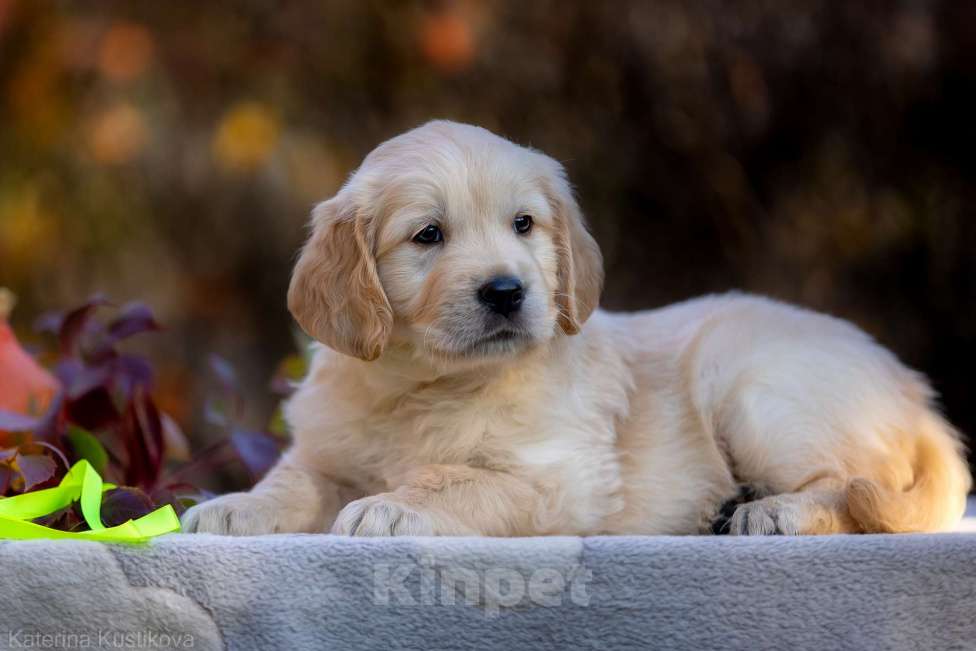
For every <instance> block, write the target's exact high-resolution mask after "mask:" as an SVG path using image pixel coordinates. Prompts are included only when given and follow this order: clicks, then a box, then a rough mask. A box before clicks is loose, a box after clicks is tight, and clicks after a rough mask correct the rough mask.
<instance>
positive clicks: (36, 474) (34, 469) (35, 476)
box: [17, 454, 58, 493]
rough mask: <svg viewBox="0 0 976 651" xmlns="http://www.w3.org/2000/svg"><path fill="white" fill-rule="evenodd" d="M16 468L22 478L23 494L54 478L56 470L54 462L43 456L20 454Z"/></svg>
mask: <svg viewBox="0 0 976 651" xmlns="http://www.w3.org/2000/svg"><path fill="white" fill-rule="evenodd" d="M17 467H18V468H19V469H20V476H21V477H23V478H24V492H25V493H26V492H27V491H29V490H30V489H31V488H33V487H34V486H36V485H37V484H41V483H44V482H46V481H47V480H48V479H50V478H51V477H53V476H54V472H55V471H56V470H57V469H58V466H57V464H56V463H54V460H53V459H52V458H51V457H49V456H46V455H43V454H21V455H18V456H17Z"/></svg>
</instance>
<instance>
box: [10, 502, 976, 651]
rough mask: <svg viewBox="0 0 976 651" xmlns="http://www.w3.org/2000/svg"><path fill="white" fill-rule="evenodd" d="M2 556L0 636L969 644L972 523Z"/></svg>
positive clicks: (489, 643) (65, 547)
mask: <svg viewBox="0 0 976 651" xmlns="http://www.w3.org/2000/svg"><path fill="white" fill-rule="evenodd" d="M971 506H973V505H971ZM971 515H972V516H976V510H974V509H972V508H971ZM969 524H970V525H971V524H972V522H970V523H969ZM0 567H2V568H3V579H2V580H0V604H2V606H0V648H31V646H32V647H33V648H84V647H85V646H86V645H85V644H84V642H85V640H89V644H87V646H89V647H90V648H98V647H99V645H101V646H102V647H103V648H195V649H219V648H227V649H247V650H251V649H332V648H334V649H360V648H363V649H367V648H376V649H400V648H404V649H407V648H419V649H434V648H445V649H446V648H462V649H467V648H471V649H474V648H491V649H497V648H508V649H520V648H570V647H581V648H596V649H605V648H625V647H645V648H646V647H652V648H659V649H790V650H791V651H799V650H802V649H817V650H819V649H826V648H831V649H840V648H850V649H919V648H924V649H950V648H958V649H973V648H976V616H974V614H976V533H971V532H969V533H953V534H940V535H900V536H824V537H798V538H786V537H769V538H731V537H680V538H678V537H614V538H610V537H596V538H525V539H486V538H395V539H354V538H341V537H334V536H324V535H321V536H320V535H314V536H313V535H278V536H264V537H256V538H229V537H219V536H209V535H193V536H190V535H170V536H165V537H163V538H160V539H157V540H155V541H153V542H152V543H150V544H148V545H142V546H127V545H106V544H102V543H90V542H76V541H30V542H2V543H0ZM126 635H127V636H128V637H124V636H126ZM43 636H48V637H43ZM58 636H60V637H58ZM71 636H74V637H71ZM86 636H87V637H86ZM163 636H168V637H163Z"/></svg>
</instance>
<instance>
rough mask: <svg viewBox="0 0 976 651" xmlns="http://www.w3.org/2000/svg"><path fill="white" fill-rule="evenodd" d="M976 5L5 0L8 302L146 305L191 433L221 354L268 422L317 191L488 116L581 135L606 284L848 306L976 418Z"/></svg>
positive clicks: (649, 299) (948, 401) (2, 246)
mask: <svg viewBox="0 0 976 651" xmlns="http://www.w3.org/2000/svg"><path fill="white" fill-rule="evenodd" d="M974 116H976V3H971V2H951V1H947V2H935V1H925V0H918V1H914V2H890V3H888V2H885V3H880V2H843V1H841V0H836V1H834V2H821V1H810V0H797V1H794V2H788V3H787V2H760V1H751V2H735V3H726V2H718V1H707V2H706V1H701V2H677V1H656V2H651V1H626V0H616V1H614V2H584V1H578V2H567V1H555V0H532V1H531V2H525V1H519V2H516V1H493V2H476V1H469V2H466V1H459V2H408V1H396V2H379V1H365V0H364V1H355V2H352V1H338V0H331V1H323V2H315V3H277V2H269V1H262V2H258V1H254V0H252V1H239V2H234V3H230V2H216V1H215V2H200V3H198V2H193V3H189V2H155V3H148V2H140V3H133V2H125V1H121V0H119V1H112V0H102V1H100V2H98V3H83V2H65V1H60V2H54V1H52V0H0V286H7V287H10V288H11V289H13V290H14V291H15V292H16V293H17V294H18V295H19V296H20V299H21V302H20V304H19V307H18V309H17V310H16V312H15V313H14V318H13V322H14V325H15V326H16V327H17V328H18V331H19V332H22V333H26V332H29V330H30V323H31V320H32V319H33V318H34V316H36V315H37V314H39V313H41V312H43V311H46V310H49V309H53V308H63V307H66V306H69V305H75V304H77V303H79V302H80V301H82V300H83V299H84V298H85V297H87V296H88V295H90V294H91V293H93V292H95V291H104V292H105V293H107V294H108V295H109V296H111V297H113V298H114V299H116V300H118V301H119V302H124V301H126V300H130V299H141V300H143V301H145V302H147V303H148V304H150V305H152V306H153V307H154V309H155V310H156V312H157V314H158V316H159V320H160V321H161V322H162V323H164V324H165V325H166V326H167V331H166V332H165V333H163V334H162V335H160V336H156V337H154V338H153V340H152V341H151V342H149V345H150V346H151V350H149V351H148V352H149V354H150V355H151V357H152V358H153V360H154V362H155V363H156V366H157V368H158V369H159V374H158V377H157V384H158V393H159V401H160V403H161V404H162V406H163V407H164V408H165V409H166V410H167V411H168V412H169V413H171V414H173V415H174V416H175V417H176V418H177V419H179V420H180V421H181V422H183V423H184V424H185V425H187V426H188V429H189V430H190V431H192V432H195V433H196V434H197V435H198V436H199V437H200V438H206V436H207V434H206V431H205V428H204V427H203V426H202V422H203V421H202V420H201V415H200V412H201V411H202V403H203V399H202V396H203V395H205V394H206V392H207V391H208V387H207V386H206V384H207V383H208V382H209V380H208V379H207V378H208V373H207V353H210V352H217V353H219V354H221V355H223V356H224V357H226V358H228V359H230V360H232V361H233V362H234V364H235V365H236V366H237V367H238V369H239V371H240V373H241V375H242V377H243V378H244V381H245V384H246V386H248V387H249V390H248V391H247V393H248V394H249V395H250V396H251V397H252V398H251V399H250V400H249V402H248V410H249V412H250V413H251V417H252V418H253V419H254V420H255V421H260V422H263V421H266V420H267V418H268V415H269V413H270V410H271V409H272V406H273V404H274V401H275V398H274V396H273V395H271V393H270V392H269V391H268V390H267V380H268V378H269V377H271V376H272V374H273V371H274V369H275V367H276V366H277V365H278V363H279V360H281V359H282V358H284V357H285V356H286V355H288V354H289V353H291V352H293V351H294V341H293V338H292V325H291V321H290V318H289V316H288V314H287V312H286V310H285V303H284V297H285V290H286V287H287V282H288V278H289V273H290V268H291V265H292V262H293V259H294V254H295V252H296V251H297V249H298V247H299V245H300V244H301V242H302V239H303V237H304V233H305V231H304V224H305V220H306V216H307V214H308V211H309V209H310V207H311V206H312V205H313V203H314V202H316V201H318V200H321V199H324V198H327V197H329V196H331V194H333V193H334V192H335V191H336V189H337V188H338V187H339V185H340V184H341V182H342V181H343V179H344V177H345V176H346V175H347V174H348V173H349V172H350V171H351V170H352V169H353V168H354V167H355V166H356V165H357V164H358V163H359V161H360V160H361V159H362V157H363V156H364V155H365V154H366V153H367V152H368V151H369V150H370V149H371V148H372V147H374V146H375V145H376V144H378V143H379V142H381V141H382V140H384V139H386V138H388V137H390V136H393V135H395V134H397V133H398V132H400V131H403V130H405V129H408V128H410V127H412V126H415V125H417V124H420V123H422V122H424V121H426V120H428V119H430V118H434V117H445V118H451V119H455V120H461V121H466V122H472V123H476V124H480V125H482V126H485V127H487V128H489V129H492V130H494V131H496V132H498V133H500V134H502V135H505V136H507V137H510V138H512V139H514V140H516V141H518V142H521V143H524V144H530V145H532V146H535V147H537V148H540V149H542V150H544V151H546V152H548V153H550V154H551V155H553V156H555V157H556V158H559V159H560V160H562V161H564V162H565V164H566V165H567V167H568V169H569V172H570V175H571V178H572V179H573V180H574V182H575V184H576V186H577V188H578V190H579V193H580V197H581V203H582V205H583V208H584V211H585V212H586V214H587V215H588V216H589V219H590V222H591V225H592V228H593V231H594V232H595V235H596V237H597V239H598V240H599V242H600V244H601V245H602V247H603V251H604V255H605V257H606V265H607V286H606V292H605V295H604V301H603V303H604V305H605V306H606V307H608V308H611V309H637V308H646V307H654V306H659V305H663V304H666V303H668V302H672V301H676V300H680V299H683V298H687V297H691V296H695V295H698V294H702V293H705V292H714V291H723V290H726V289H730V288H743V289H746V290H749V291H755V292H762V293H766V294H771V295H773V296H775V297H779V298H782V299H786V300H790V301H795V302H799V303H802V304H804V305H808V306H811V307H814V308H817V309H821V310H826V311H828V312H831V313H833V314H836V315H839V316H843V317H846V318H849V319H852V320H853V321H855V322H857V323H858V324H859V325H861V326H862V327H863V328H865V329H866V330H867V331H869V332H870V333H872V334H873V335H874V336H876V337H877V338H878V339H879V340H880V341H881V342H883V343H884V344H886V345H888V346H890V347H891V348H893V349H894V350H895V351H896V352H897V353H898V354H899V355H900V356H901V357H902V358H903V359H904V360H905V361H907V362H908V363H909V364H911V365H913V366H914V367H916V368H919V369H920V370H923V371H925V372H926V373H928V374H929V375H930V376H931V377H932V379H933V381H934V384H935V385H936V387H937V389H938V390H939V391H940V392H941V394H942V395H943V397H944V403H945V405H946V409H947V411H948V414H949V416H950V418H951V419H952V420H953V421H954V422H955V423H956V424H957V425H958V426H959V427H960V428H962V429H963V430H965V431H968V432H971V433H972V432H976V402H974V400H973V393H972V389H971V386H972V381H971V379H970V377H969V369H968V366H969V364H971V362H966V361H965V360H966V359H970V360H971V359H974V358H976V354H974V353H976V345H974V344H976V300H974V299H976V262H974V258H976V214H974V208H973V206H974V205H976V185H974V165H976V163H974V161H976V158H974V155H973V152H974V151H976V119H974Z"/></svg>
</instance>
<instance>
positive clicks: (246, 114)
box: [213, 101, 280, 171]
mask: <svg viewBox="0 0 976 651" xmlns="http://www.w3.org/2000/svg"><path fill="white" fill-rule="evenodd" d="M279 131H280V129H279V125H278V120H277V118H276V117H275V116H274V114H273V113H272V112H271V110H270V109H268V107H267V106H265V105H264V104H261V103H259V102H253V101H246V102H240V103H238V104H236V105H234V106H233V107H231V109H230V110H229V111H227V112H226V113H225V114H224V116H223V117H222V118H221V120H220V124H219V125H217V131H216V133H215V134H214V139H213V152H214V156H215V157H216V159H217V162H218V164H220V166H221V167H223V168H224V169H226V170H230V171H241V170H250V169H254V168H256V167H258V166H260V165H261V164H262V163H264V162H265V160H267V158H268V156H270V155H271V152H272V151H273V150H274V148H275V146H276V145H277V144H278V136H279Z"/></svg>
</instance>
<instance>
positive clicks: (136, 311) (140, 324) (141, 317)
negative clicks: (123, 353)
mask: <svg viewBox="0 0 976 651" xmlns="http://www.w3.org/2000/svg"><path fill="white" fill-rule="evenodd" d="M154 330H160V326H159V324H158V323H157V322H156V319H155V317H153V314H152V312H151V311H150V310H149V308H148V307H146V306H145V305H143V304H142V303H129V304H128V305H126V306H125V307H123V308H122V314H120V315H119V316H118V317H116V318H115V319H114V320H113V321H112V322H111V323H110V324H109V326H108V334H109V337H110V338H111V340H112V342H113V343H114V342H116V341H121V340H122V339H126V338H128V337H131V336H133V335H137V334H139V333H141V332H150V331H154Z"/></svg>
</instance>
